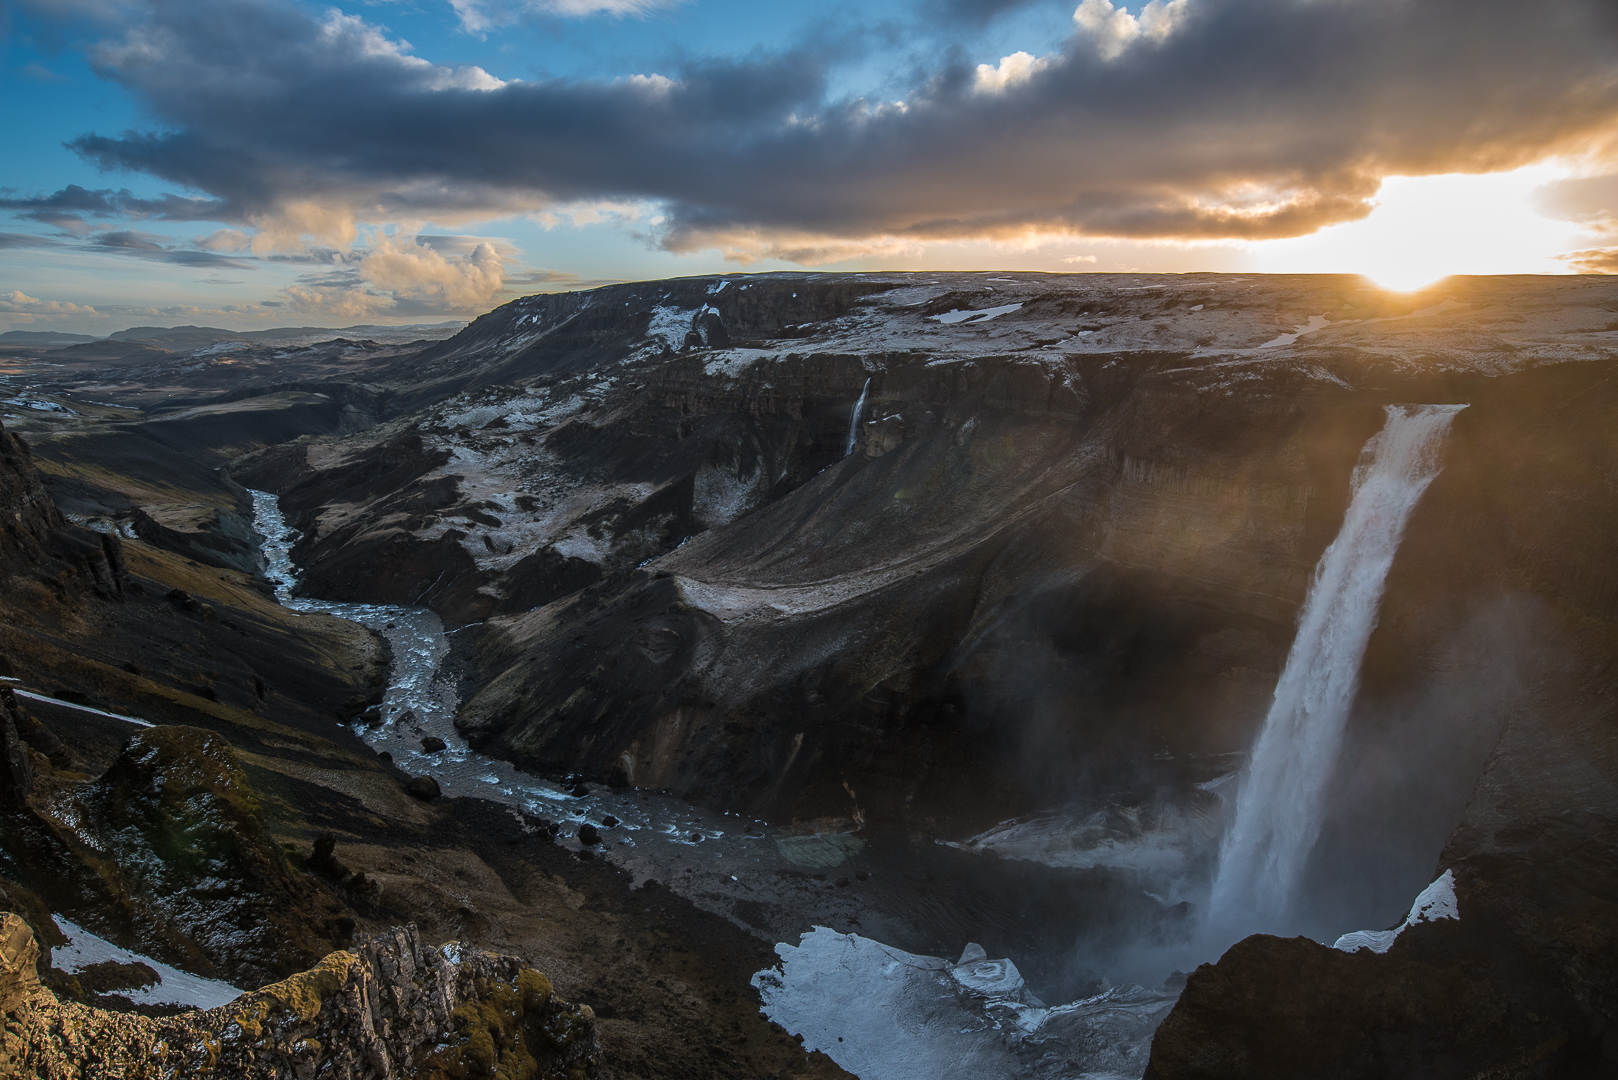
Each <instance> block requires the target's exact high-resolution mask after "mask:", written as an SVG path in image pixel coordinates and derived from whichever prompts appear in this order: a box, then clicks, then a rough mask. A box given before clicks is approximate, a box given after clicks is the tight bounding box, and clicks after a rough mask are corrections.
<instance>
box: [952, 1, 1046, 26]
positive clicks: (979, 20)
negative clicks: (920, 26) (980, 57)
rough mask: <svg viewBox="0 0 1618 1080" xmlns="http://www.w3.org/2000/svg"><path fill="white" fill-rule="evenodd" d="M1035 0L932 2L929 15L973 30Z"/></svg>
mask: <svg viewBox="0 0 1618 1080" xmlns="http://www.w3.org/2000/svg"><path fill="white" fill-rule="evenodd" d="M1034 2H1035V0H931V2H930V3H928V4H927V5H926V11H927V13H928V15H930V16H932V17H934V18H941V19H944V20H947V21H949V22H952V23H962V24H965V25H967V26H969V27H972V28H973V29H978V28H981V27H984V26H987V25H988V24H989V23H991V22H993V21H994V20H995V19H998V18H999V17H1000V16H1002V15H1006V14H1009V13H1010V12H1013V11H1016V10H1018V9H1019V8H1025V7H1028V6H1029V5H1030V4H1032V3H1034Z"/></svg>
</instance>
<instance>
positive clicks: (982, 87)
mask: <svg viewBox="0 0 1618 1080" xmlns="http://www.w3.org/2000/svg"><path fill="white" fill-rule="evenodd" d="M1102 2H1103V3H1105V2H1106V0H1102ZM1050 63H1051V58H1050V57H1048V56H1040V57H1036V56H1034V55H1033V54H1032V53H1026V52H1022V51H1021V50H1019V51H1017V52H1014V53H1012V54H1011V55H1010V56H1002V57H1001V58H1000V66H999V67H995V66H994V65H992V64H979V65H978V70H977V76H976V78H974V79H973V80H972V90H973V92H975V93H979V94H998V93H1002V92H1004V91H1005V89H1006V88H1007V87H1009V86H1015V85H1016V84H1017V83H1023V82H1027V81H1028V80H1029V79H1031V78H1033V76H1034V73H1035V72H1037V71H1040V70H1041V69H1043V68H1046V67H1048V66H1050Z"/></svg>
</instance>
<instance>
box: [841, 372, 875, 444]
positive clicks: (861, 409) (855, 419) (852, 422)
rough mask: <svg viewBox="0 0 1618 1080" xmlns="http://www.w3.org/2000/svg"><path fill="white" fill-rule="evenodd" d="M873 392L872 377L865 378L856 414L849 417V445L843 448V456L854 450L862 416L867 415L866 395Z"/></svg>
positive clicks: (855, 410) (856, 406)
mask: <svg viewBox="0 0 1618 1080" xmlns="http://www.w3.org/2000/svg"><path fill="white" fill-rule="evenodd" d="M870 392H871V379H870V377H869V376H867V377H866V379H865V385H864V386H862V387H860V399H859V400H858V401H856V402H855V403H854V415H853V416H850V417H849V418H848V445H847V446H846V447H844V448H843V456H844V457H847V456H848V455H850V454H852V453H853V452H854V441H855V440H856V439H858V438H859V435H860V417H862V416H864V415H865V395H866V394H869V393H870Z"/></svg>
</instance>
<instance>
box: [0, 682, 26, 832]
mask: <svg viewBox="0 0 1618 1080" xmlns="http://www.w3.org/2000/svg"><path fill="white" fill-rule="evenodd" d="M23 716H24V713H23V711H22V707H21V706H19V705H18V704H17V696H16V695H15V694H13V693H12V692H11V688H10V687H4V688H0V810H16V809H20V808H22V807H25V806H27V805H28V800H29V798H30V797H31V796H32V795H33V791H34V765H33V761H32V760H31V759H30V758H29V756H28V747H27V745H26V744H25V743H24V742H23V740H22V736H21V735H20V734H19V733H18V731H17V729H18V727H19V726H22V725H23V724H24V723H25V722H24V721H23Z"/></svg>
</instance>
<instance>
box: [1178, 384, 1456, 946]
mask: <svg viewBox="0 0 1618 1080" xmlns="http://www.w3.org/2000/svg"><path fill="white" fill-rule="evenodd" d="M1465 407H1466V406H1464V405H1389V406H1388V407H1387V417H1388V418H1387V423H1386V425H1385V426H1384V427H1383V428H1382V430H1381V431H1380V432H1378V433H1377V434H1376V435H1375V436H1373V437H1372V439H1371V441H1370V442H1368V443H1366V444H1365V449H1364V450H1362V451H1361V452H1360V460H1359V463H1358V465H1356V466H1355V469H1354V479H1353V495H1352V497H1351V498H1350V500H1349V504H1348V513H1347V515H1346V516H1345V517H1344V519H1343V527H1342V530H1341V531H1340V532H1339V533H1338V534H1337V538H1336V539H1335V540H1333V541H1332V543H1331V546H1330V547H1328V548H1327V549H1326V552H1325V554H1324V555H1322V556H1321V557H1320V562H1319V563H1318V564H1317V565H1316V566H1315V577H1314V581H1313V583H1312V584H1311V585H1310V587H1309V595H1308V597H1307V598H1306V599H1305V601H1304V605H1303V612H1302V614H1301V615H1300V616H1299V619H1298V636H1297V637H1296V639H1294V641H1293V643H1292V651H1291V653H1290V654H1289V655H1288V656H1287V663H1286V667H1285V669H1284V670H1283V671H1282V672H1281V679H1280V682H1279V683H1278V684H1277V685H1276V688H1275V700H1274V701H1273V702H1271V704H1270V711H1269V715H1268V716H1266V717H1265V719H1264V728H1263V730H1262V731H1261V732H1260V734H1259V737H1258V742H1257V743H1256V744H1255V745H1254V747H1253V755H1252V759H1251V760H1250V761H1249V763H1248V767H1247V775H1246V776H1245V777H1244V778H1243V780H1242V784H1241V790H1240V793H1239V794H1238V795H1237V799H1236V817H1235V820H1234V821H1233V822H1232V824H1231V827H1230V830H1229V831H1228V832H1227V833H1226V834H1225V839H1224V843H1223V845H1222V846H1221V848H1220V853H1219V872H1218V875H1217V877H1216V878H1215V880H1214V886H1213V894H1212V896H1211V898H1210V900H1209V904H1208V918H1207V920H1206V924H1205V925H1206V926H1207V927H1208V929H1209V931H1210V932H1211V933H1220V934H1226V935H1229V934H1232V933H1234V934H1245V933H1251V932H1254V931H1259V930H1280V929H1285V927H1286V922H1287V920H1288V918H1289V916H1291V915H1292V914H1293V912H1292V906H1293V901H1294V899H1295V896H1296V893H1297V889H1298V885H1299V882H1300V880H1301V879H1302V876H1303V870H1304V866H1305V864H1306V862H1307V860H1308V858H1309V853H1310V850H1311V849H1312V848H1313V847H1314V844H1315V840H1316V839H1317V838H1318V836H1319V834H1320V829H1321V822H1322V818H1323V816H1324V811H1325V807H1324V805H1323V799H1324V793H1325V791H1326V787H1327V783H1328V781H1329V780H1330V779H1331V775H1332V771H1333V768H1334V766H1335V764H1336V760H1337V752H1338V749H1339V747H1340V745H1341V743H1342V737H1343V728H1344V725H1345V724H1346V722H1347V720H1348V713H1349V709H1350V708H1351V707H1352V706H1353V704H1354V695H1355V692H1356V691H1357V689H1358V687H1359V676H1360V663H1361V661H1362V660H1363V659H1364V657H1365V647H1366V644H1367V643H1368V642H1369V641H1370V638H1371V631H1372V630H1373V629H1375V628H1376V621H1377V612H1378V610H1379V608H1380V607H1381V603H1382V592H1383V588H1384V586H1385V584H1386V581H1387V576H1388V568H1389V567H1390V566H1392V564H1393V556H1394V553H1395V552H1397V551H1398V549H1399V541H1400V539H1401V537H1402V536H1403V535H1404V529H1405V523H1406V522H1407V521H1408V520H1409V518H1410V512H1411V511H1412V510H1414V509H1415V507H1416V503H1417V502H1418V501H1419V500H1420V499H1421V496H1422V493H1423V492H1424V491H1426V490H1427V485H1428V484H1430V483H1432V481H1433V478H1434V477H1435V476H1437V475H1438V473H1439V470H1440V468H1441V462H1440V458H1439V452H1440V449H1441V448H1442V446H1443V441H1444V435H1445V433H1446V432H1447V431H1448V430H1449V426H1450V421H1451V420H1453V419H1454V417H1455V414H1456V413H1458V412H1460V411H1461V410H1462V409H1464V408H1465Z"/></svg>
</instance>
